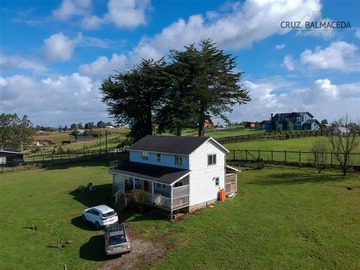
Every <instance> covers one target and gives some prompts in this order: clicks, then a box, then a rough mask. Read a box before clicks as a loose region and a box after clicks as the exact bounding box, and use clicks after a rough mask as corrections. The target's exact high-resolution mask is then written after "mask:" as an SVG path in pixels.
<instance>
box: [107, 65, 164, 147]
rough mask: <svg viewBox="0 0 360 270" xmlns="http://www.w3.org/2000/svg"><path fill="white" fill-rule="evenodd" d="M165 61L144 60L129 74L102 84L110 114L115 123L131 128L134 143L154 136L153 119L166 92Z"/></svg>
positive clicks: (115, 77)
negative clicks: (145, 137) (147, 136)
mask: <svg viewBox="0 0 360 270" xmlns="http://www.w3.org/2000/svg"><path fill="white" fill-rule="evenodd" d="M165 66H166V63H165V61H164V60H163V59H161V60H158V61H155V60H152V59H151V60H142V61H141V63H140V64H139V65H137V66H135V67H133V68H132V69H130V70H129V71H125V72H121V73H118V74H116V75H114V76H111V77H109V78H108V79H107V80H105V81H103V83H102V86H101V88H100V91H101V92H102V94H103V99H102V100H103V102H105V104H107V105H108V112H109V113H110V115H112V116H113V117H114V119H115V120H116V121H117V122H118V123H119V124H123V125H128V126H129V127H130V134H129V137H131V138H132V139H133V140H134V141H137V140H139V139H141V138H142V137H144V136H145V135H150V134H152V131H153V116H154V115H155V114H156V112H157V110H158V109H159V107H160V105H161V103H162V99H161V97H162V95H163V90H164V85H165V84H166V81H164V79H163V78H164V76H163V73H164V70H165Z"/></svg>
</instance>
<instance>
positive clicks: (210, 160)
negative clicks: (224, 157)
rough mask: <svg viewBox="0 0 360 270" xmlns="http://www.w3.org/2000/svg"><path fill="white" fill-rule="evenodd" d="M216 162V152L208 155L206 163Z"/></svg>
mask: <svg viewBox="0 0 360 270" xmlns="http://www.w3.org/2000/svg"><path fill="white" fill-rule="evenodd" d="M215 164H216V154H213V155H208V165H215Z"/></svg>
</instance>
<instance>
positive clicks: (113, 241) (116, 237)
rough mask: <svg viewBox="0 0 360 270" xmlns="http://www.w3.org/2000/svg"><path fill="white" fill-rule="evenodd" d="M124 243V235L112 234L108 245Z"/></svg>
mask: <svg viewBox="0 0 360 270" xmlns="http://www.w3.org/2000/svg"><path fill="white" fill-rule="evenodd" d="M122 243H125V235H123V234H120V235H114V236H111V237H110V245H118V244H122Z"/></svg>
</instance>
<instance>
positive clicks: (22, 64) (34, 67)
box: [0, 55, 46, 72]
mask: <svg viewBox="0 0 360 270" xmlns="http://www.w3.org/2000/svg"><path fill="white" fill-rule="evenodd" d="M12 69H23V70H30V71H34V72H43V71H45V70H46V67H45V66H44V65H42V64H41V63H38V62H36V61H32V60H28V59H25V58H23V57H21V56H18V55H12V56H6V55H0V70H2V71H7V70H12Z"/></svg>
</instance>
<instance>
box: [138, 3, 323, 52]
mask: <svg viewBox="0 0 360 270" xmlns="http://www.w3.org/2000/svg"><path fill="white" fill-rule="evenodd" d="M227 7H228V8H229V7H230V8H231V10H230V11H228V12H225V13H221V14H220V13H215V12H208V13H207V16H206V17H203V16H202V15H193V16H191V17H189V19H188V20H187V21H186V20H184V19H179V20H178V21H177V22H175V23H173V24H171V25H170V26H168V27H166V28H164V29H163V30H162V32H161V33H160V34H158V35H156V36H154V37H153V38H147V37H145V38H143V39H142V40H141V42H140V43H139V44H138V46H137V47H136V48H135V49H134V50H133V52H132V53H131V56H132V58H133V59H141V58H142V57H146V56H147V55H149V56H148V57H146V58H149V57H153V58H157V57H161V56H162V55H164V53H167V52H168V50H169V49H180V48H182V47H183V46H184V45H188V44H191V43H197V42H199V41H200V40H202V39H205V38H211V39H212V40H213V41H214V42H216V43H217V44H218V45H219V46H221V47H222V48H224V49H242V48H246V47H249V46H251V45H252V44H253V43H254V42H256V41H259V40H262V39H265V38H267V37H270V36H273V35H277V34H280V35H281V34H286V33H287V32H289V31H290V29H283V28H281V26H280V23H281V21H292V20H293V21H296V20H301V18H303V16H304V14H313V11H314V10H320V9H321V4H320V0H312V1H307V0H296V1H287V0H254V1H246V2H245V3H243V4H239V3H235V4H232V5H230V4H227ZM316 15H317V14H316ZM314 16H315V15H314ZM310 19H311V18H310Z"/></svg>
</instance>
